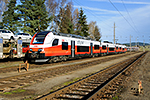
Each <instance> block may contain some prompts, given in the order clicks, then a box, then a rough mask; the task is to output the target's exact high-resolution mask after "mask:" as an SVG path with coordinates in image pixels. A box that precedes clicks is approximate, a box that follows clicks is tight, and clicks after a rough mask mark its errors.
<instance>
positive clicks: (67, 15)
mask: <svg viewBox="0 0 150 100" xmlns="http://www.w3.org/2000/svg"><path fill="white" fill-rule="evenodd" d="M64 6H65V5H62V6H61V7H60V11H59V14H58V15H57V17H56V19H55V21H56V23H57V25H58V30H59V32H61V33H71V34H73V33H74V30H73V23H72V2H68V3H67V5H66V6H65V7H64Z"/></svg>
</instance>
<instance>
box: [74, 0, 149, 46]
mask: <svg viewBox="0 0 150 100" xmlns="http://www.w3.org/2000/svg"><path fill="white" fill-rule="evenodd" d="M72 2H73V6H74V9H76V8H78V9H79V10H80V8H81V7H82V9H83V11H84V13H85V15H86V17H87V23H90V21H96V23H97V26H98V27H99V28H100V30H101V34H102V38H101V40H102V41H104V40H108V41H110V42H113V41H114V23H115V39H116V40H115V42H117V43H129V42H130V37H131V42H145V43H150V0H72Z"/></svg>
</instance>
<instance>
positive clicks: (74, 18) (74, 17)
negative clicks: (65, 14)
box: [72, 9, 79, 32]
mask: <svg viewBox="0 0 150 100" xmlns="http://www.w3.org/2000/svg"><path fill="white" fill-rule="evenodd" d="M78 19H79V10H78V9H75V10H74V12H73V14H72V22H73V26H74V27H73V28H74V30H75V32H76V30H77V24H78Z"/></svg>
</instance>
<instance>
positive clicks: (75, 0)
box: [73, 0, 112, 29]
mask: <svg viewBox="0 0 150 100" xmlns="http://www.w3.org/2000/svg"><path fill="white" fill-rule="evenodd" d="M73 1H74V2H75V3H77V4H78V5H79V6H81V7H82V5H81V3H80V2H79V1H77V0H73ZM85 10H86V11H87V12H89V13H90V14H91V15H92V16H94V17H96V18H97V19H99V20H101V19H100V18H99V17H97V16H96V15H95V14H93V12H91V11H90V10H87V9H85ZM101 21H102V20H101ZM104 23H105V22H104ZM105 25H107V26H109V27H112V26H110V25H108V24H107V23H105ZM104 28H105V27H104ZM105 29H107V28H105Z"/></svg>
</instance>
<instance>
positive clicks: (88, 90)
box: [72, 88, 92, 92]
mask: <svg viewBox="0 0 150 100" xmlns="http://www.w3.org/2000/svg"><path fill="white" fill-rule="evenodd" d="M72 90H73V91H83V92H91V91H92V89H83V88H73V89H72Z"/></svg>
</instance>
